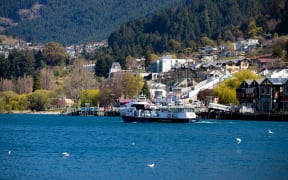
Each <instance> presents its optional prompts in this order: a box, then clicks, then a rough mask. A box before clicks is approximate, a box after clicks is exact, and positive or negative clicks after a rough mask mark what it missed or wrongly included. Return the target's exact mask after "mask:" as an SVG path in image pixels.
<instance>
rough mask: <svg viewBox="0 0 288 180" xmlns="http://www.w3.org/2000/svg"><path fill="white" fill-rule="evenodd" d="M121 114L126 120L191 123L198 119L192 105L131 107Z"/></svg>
mask: <svg viewBox="0 0 288 180" xmlns="http://www.w3.org/2000/svg"><path fill="white" fill-rule="evenodd" d="M121 116H122V119H123V121H124V122H170V123H189V122H196V121H197V115H196V113H195V111H194V108H193V107H190V106H168V107H166V106H165V107H160V108H136V107H130V108H129V109H127V111H126V113H125V114H122V115H121Z"/></svg>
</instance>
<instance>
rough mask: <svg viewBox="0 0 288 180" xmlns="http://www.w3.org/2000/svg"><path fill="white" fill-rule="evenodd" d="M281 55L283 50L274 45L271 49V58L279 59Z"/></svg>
mask: <svg viewBox="0 0 288 180" xmlns="http://www.w3.org/2000/svg"><path fill="white" fill-rule="evenodd" d="M282 55H283V50H282V48H281V46H280V45H276V46H275V47H274V49H273V53H272V56H273V57H278V58H281V57H282Z"/></svg>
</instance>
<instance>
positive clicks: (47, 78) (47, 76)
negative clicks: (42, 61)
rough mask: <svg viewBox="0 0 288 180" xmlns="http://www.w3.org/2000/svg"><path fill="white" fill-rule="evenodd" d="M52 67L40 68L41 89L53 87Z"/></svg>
mask: <svg viewBox="0 0 288 180" xmlns="http://www.w3.org/2000/svg"><path fill="white" fill-rule="evenodd" d="M54 81H55V78H54V73H53V69H50V68H44V69H41V70H40V83H41V88H42V89H47V90H52V89H53V88H54Z"/></svg>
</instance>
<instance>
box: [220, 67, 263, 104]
mask: <svg viewBox="0 0 288 180" xmlns="http://www.w3.org/2000/svg"><path fill="white" fill-rule="evenodd" d="M258 78H261V76H258V75H256V74H255V73H253V72H252V71H250V70H245V71H240V72H237V73H235V74H234V75H233V77H232V78H229V79H226V80H225V81H224V82H222V83H221V84H220V85H219V86H217V87H216V88H215V89H214V95H215V96H216V97H218V98H219V102H220V103H222V104H230V103H232V104H239V101H238V100H237V98H236V88H238V87H239V86H240V84H241V83H242V81H244V80H248V79H258Z"/></svg>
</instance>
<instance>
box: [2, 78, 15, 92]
mask: <svg viewBox="0 0 288 180" xmlns="http://www.w3.org/2000/svg"><path fill="white" fill-rule="evenodd" d="M12 90H13V83H12V80H9V79H4V78H0V91H12Z"/></svg>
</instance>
